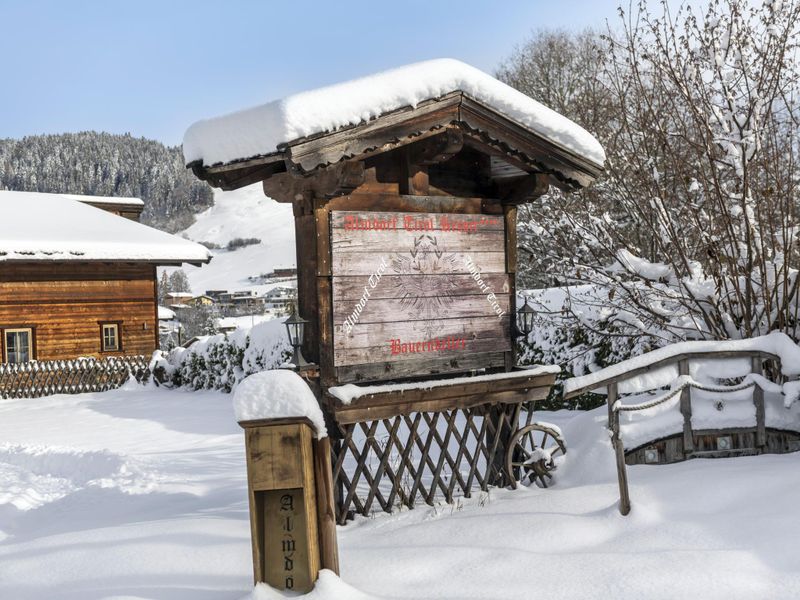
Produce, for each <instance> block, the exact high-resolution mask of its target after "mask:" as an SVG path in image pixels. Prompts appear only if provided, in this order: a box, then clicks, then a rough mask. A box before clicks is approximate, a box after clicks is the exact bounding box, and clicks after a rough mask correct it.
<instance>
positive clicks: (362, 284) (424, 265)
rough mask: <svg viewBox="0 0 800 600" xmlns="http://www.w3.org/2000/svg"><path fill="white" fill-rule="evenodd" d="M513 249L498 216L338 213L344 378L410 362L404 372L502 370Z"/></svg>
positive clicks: (337, 358)
mask: <svg viewBox="0 0 800 600" xmlns="http://www.w3.org/2000/svg"><path fill="white" fill-rule="evenodd" d="M505 248H506V239H505V221H504V219H503V217H502V216H498V215H485V214H450V213H390V212H371V211H369V212H368V211H333V212H331V272H332V283H333V323H334V332H333V349H334V366H335V367H348V369H346V370H343V369H339V373H340V378H339V379H340V380H343V379H344V378H343V377H342V376H341V374H342V372H354V368H355V367H356V366H358V365H378V364H381V363H383V364H390V363H391V364H395V363H408V366H409V367H411V369H406V371H405V372H404V373H403V374H404V375H413V374H427V373H431V372H446V371H451V372H457V371H465V370H470V369H472V368H476V367H477V366H480V367H495V366H502V365H503V364H504V354H503V353H504V352H507V351H510V350H511V335H510V333H511V332H510V323H511V321H510V317H509V312H510V306H511V302H510V293H511V291H510V290H511V286H510V281H509V275H508V273H507V272H506V253H505ZM412 363H413V364H419V365H420V367H419V372H416V369H415V368H413V367H412V366H411V365H412ZM397 372H398V371H397V368H392V369H387V378H390V377H391V376H392V374H395V373H397Z"/></svg>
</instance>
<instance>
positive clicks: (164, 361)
mask: <svg viewBox="0 0 800 600" xmlns="http://www.w3.org/2000/svg"><path fill="white" fill-rule="evenodd" d="M291 352H292V349H291V346H290V345H289V342H288V339H287V337H286V328H285V327H284V324H283V319H273V320H270V321H265V322H264V323H260V324H259V325H256V326H254V327H250V328H240V329H236V330H235V331H232V332H231V333H227V334H222V333H220V334H217V335H211V336H205V337H202V338H200V339H199V340H198V341H196V342H195V343H194V344H192V345H191V346H189V347H188V348H175V349H174V350H172V351H170V352H169V353H162V354H161V355H160V356H157V357H156V358H155V361H154V365H153V367H154V369H155V370H156V371H157V372H160V379H162V380H164V381H166V382H168V383H170V384H172V385H174V386H177V387H182V386H186V387H190V388H193V389H196V390H199V389H218V390H225V391H226V392H230V391H231V390H232V389H233V387H234V386H235V385H236V384H237V383H239V382H240V381H241V380H242V379H244V378H245V377H247V376H248V375H252V374H253V373H258V372H261V371H268V370H270V369H277V368H278V367H279V366H281V365H282V364H284V363H285V362H287V361H288V360H289V359H291ZM158 374H159V373H157V375H158Z"/></svg>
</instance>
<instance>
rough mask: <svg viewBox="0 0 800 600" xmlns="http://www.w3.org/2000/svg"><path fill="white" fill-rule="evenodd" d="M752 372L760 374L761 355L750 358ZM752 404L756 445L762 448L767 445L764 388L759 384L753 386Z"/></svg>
mask: <svg viewBox="0 0 800 600" xmlns="http://www.w3.org/2000/svg"><path fill="white" fill-rule="evenodd" d="M752 365H753V366H752V372H753V373H754V374H755V375H761V356H754V357H753V358H752ZM753 404H755V406H756V447H757V448H760V449H762V450H763V448H764V446H766V445H767V429H766V423H765V421H766V416H765V413H764V390H762V389H761V387H760V386H759V385H757V384H756V386H755V387H754V388H753Z"/></svg>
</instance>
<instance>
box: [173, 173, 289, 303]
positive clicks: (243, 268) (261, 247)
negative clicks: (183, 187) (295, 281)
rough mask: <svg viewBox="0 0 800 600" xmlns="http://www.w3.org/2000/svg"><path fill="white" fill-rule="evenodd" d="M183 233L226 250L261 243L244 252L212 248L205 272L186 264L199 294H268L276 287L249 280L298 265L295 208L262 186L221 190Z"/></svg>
mask: <svg viewBox="0 0 800 600" xmlns="http://www.w3.org/2000/svg"><path fill="white" fill-rule="evenodd" d="M180 235H184V236H185V237H188V238H189V239H191V240H193V241H196V242H213V243H214V244H218V245H220V246H225V245H227V243H228V242H229V241H231V240H232V239H234V238H252V237H254V238H258V239H260V240H261V243H260V244H256V245H253V246H246V247H244V248H239V249H238V250H233V251H228V250H212V255H213V259H212V260H211V263H210V264H208V265H205V266H204V267H202V268H198V267H191V266H185V267H184V271H185V272H186V275H187V276H188V277H189V283H190V284H191V286H192V291H193V292H194V293H195V294H202V293H203V292H204V291H205V290H212V289H222V290H245V289H256V290H259V291H264V290H267V289H269V288H271V287H274V286H273V285H266V286H264V285H257V284H255V283H253V282H250V281H248V280H247V278H248V277H251V276H258V275H260V274H262V273H269V272H270V271H272V269H273V268H274V267H276V266H285V265H294V264H295V262H296V260H295V249H294V217H293V216H292V207H291V206H290V205H288V204H279V203H277V202H275V201H274V200H272V199H271V198H267V197H266V196H265V195H264V191H263V189H262V187H261V184H254V185H251V186H248V187H245V188H242V189H239V190H234V191H232V192H224V191H222V190H215V191H214V206H212V207H211V208H209V209H208V210H206V211H205V212H202V213H200V214H199V215H197V221H196V222H195V223H194V224H193V225H192V226H191V227H189V228H188V229H187V230H186V231H184V232H182V233H181V234H180ZM167 271H168V272H169V271H171V269H167ZM281 285H287V284H286V283H284V284H281Z"/></svg>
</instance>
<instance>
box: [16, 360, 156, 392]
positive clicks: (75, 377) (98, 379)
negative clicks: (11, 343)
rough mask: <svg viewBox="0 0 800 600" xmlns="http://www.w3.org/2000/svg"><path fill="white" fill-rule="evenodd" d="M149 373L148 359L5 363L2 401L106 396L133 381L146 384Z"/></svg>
mask: <svg viewBox="0 0 800 600" xmlns="http://www.w3.org/2000/svg"><path fill="white" fill-rule="evenodd" d="M149 373H150V371H149V369H148V358H147V357H145V356H120V357H109V358H103V359H96V358H91V357H90V358H76V359H73V360H53V361H33V362H27V363H17V364H11V363H2V364H0V397H2V398H4V399H5V398H38V397H41V396H49V395H51V394H80V393H83V392H105V391H107V390H111V389H114V388H118V387H119V386H121V385H122V384H123V383H125V382H126V381H128V379H130V377H135V378H136V379H137V381H143V380H144V379H146V378H147V376H148V375H149Z"/></svg>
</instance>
